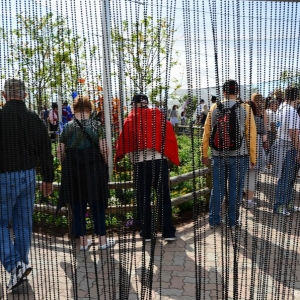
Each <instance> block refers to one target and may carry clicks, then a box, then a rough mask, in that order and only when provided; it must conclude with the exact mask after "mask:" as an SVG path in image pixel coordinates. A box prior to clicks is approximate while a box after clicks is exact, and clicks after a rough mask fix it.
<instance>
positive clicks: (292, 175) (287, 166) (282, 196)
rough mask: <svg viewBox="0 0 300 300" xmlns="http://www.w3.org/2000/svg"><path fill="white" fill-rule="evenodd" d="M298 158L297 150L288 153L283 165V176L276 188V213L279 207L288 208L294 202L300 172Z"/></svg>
mask: <svg viewBox="0 0 300 300" xmlns="http://www.w3.org/2000/svg"><path fill="white" fill-rule="evenodd" d="M296 157H297V151H296V150H295V149H292V150H289V151H287V153H286V156H285V159H284V162H283V164H282V172H281V176H280V178H279V180H278V182H277V186H276V194H275V204H274V212H276V211H277V209H278V207H279V206H281V205H285V206H287V205H289V204H290V203H291V202H292V193H293V187H294V183H295V180H296V178H297V173H298V170H299V164H298V163H297V161H296Z"/></svg>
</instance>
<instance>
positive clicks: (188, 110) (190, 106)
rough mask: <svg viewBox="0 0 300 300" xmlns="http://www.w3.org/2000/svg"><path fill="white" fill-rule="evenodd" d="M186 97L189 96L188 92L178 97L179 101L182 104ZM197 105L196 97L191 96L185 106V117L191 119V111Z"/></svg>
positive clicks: (192, 111)
mask: <svg viewBox="0 0 300 300" xmlns="http://www.w3.org/2000/svg"><path fill="white" fill-rule="evenodd" d="M188 99H190V97H189V95H188V94H186V95H184V96H183V97H181V98H180V100H179V103H180V104H181V105H183V104H184V103H185V102H186V101H187V100H188ZM197 105H198V101H197V97H196V96H192V99H190V101H189V102H188V105H187V106H186V108H185V113H186V117H187V118H188V119H191V118H192V117H193V113H194V111H195V110H196V107H197Z"/></svg>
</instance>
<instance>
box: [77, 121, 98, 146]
mask: <svg viewBox="0 0 300 300" xmlns="http://www.w3.org/2000/svg"><path fill="white" fill-rule="evenodd" d="M74 120H75V122H76V123H77V124H78V126H79V127H80V129H81V131H82V133H83V134H84V135H85V137H86V138H87V139H88V141H89V142H90V143H91V145H93V146H95V148H99V145H98V144H97V143H96V142H95V141H94V140H93V139H92V137H91V136H90V135H89V134H88V133H87V132H86V131H85V130H84V127H83V126H82V124H81V123H80V122H79V120H77V119H75V118H74Z"/></svg>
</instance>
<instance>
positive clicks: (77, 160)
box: [57, 96, 115, 250]
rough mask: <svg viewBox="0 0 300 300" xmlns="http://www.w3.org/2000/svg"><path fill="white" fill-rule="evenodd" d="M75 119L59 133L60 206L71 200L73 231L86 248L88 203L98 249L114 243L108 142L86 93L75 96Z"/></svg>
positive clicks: (87, 241) (87, 242) (89, 242)
mask: <svg viewBox="0 0 300 300" xmlns="http://www.w3.org/2000/svg"><path fill="white" fill-rule="evenodd" d="M73 109H74V113H75V118H74V120H72V121H70V122H69V123H68V124H66V125H65V127H64V130H63V132H62V134H61V136H60V140H59V144H58V148H57V156H58V158H59V160H60V162H61V163H62V179H61V197H60V201H61V203H59V205H58V209H60V207H61V206H63V205H65V204H66V203H70V206H71V209H72V233H73V235H75V236H80V245H81V246H80V250H87V249H88V247H89V246H90V245H91V240H90V239H87V237H86V221H85V218H86V208H87V203H89V206H90V208H91V211H92V216H93V221H94V232H95V234H96V235H98V236H99V246H98V247H99V249H106V248H107V247H110V246H113V245H114V244H115V240H114V239H106V236H105V235H106V229H105V209H106V208H107V201H108V169H107V153H108V152H107V145H106V141H105V138H104V133H103V128H102V126H101V125H100V123H99V122H98V121H96V120H91V119H89V117H90V114H91V111H92V110H93V106H92V103H91V102H90V100H89V98H88V97H87V96H78V97H76V98H75V99H74V104H73Z"/></svg>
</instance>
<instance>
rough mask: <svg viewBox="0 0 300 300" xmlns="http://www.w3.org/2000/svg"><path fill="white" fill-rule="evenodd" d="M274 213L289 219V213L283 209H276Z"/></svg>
mask: <svg viewBox="0 0 300 300" xmlns="http://www.w3.org/2000/svg"><path fill="white" fill-rule="evenodd" d="M276 213H277V214H279V215H282V216H284V217H289V216H290V215H291V213H290V212H289V211H288V210H287V209H286V208H285V207H280V208H278V209H277V212H276Z"/></svg>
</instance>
